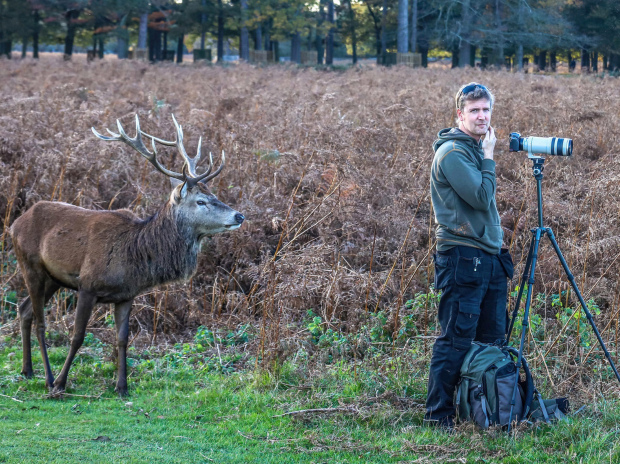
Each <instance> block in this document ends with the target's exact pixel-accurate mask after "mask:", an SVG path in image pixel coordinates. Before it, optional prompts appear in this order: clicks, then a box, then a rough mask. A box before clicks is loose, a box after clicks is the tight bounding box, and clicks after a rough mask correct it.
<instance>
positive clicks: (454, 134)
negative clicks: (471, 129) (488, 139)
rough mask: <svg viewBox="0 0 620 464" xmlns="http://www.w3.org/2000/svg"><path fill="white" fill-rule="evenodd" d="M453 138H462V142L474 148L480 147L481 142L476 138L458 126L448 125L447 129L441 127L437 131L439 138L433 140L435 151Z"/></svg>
mask: <svg viewBox="0 0 620 464" xmlns="http://www.w3.org/2000/svg"><path fill="white" fill-rule="evenodd" d="M451 140H460V141H461V142H463V143H466V144H468V145H470V146H471V147H472V148H476V147H480V143H479V142H476V139H474V138H473V137H470V136H469V135H467V134H466V133H465V132H463V131H462V130H460V129H459V128H458V127H448V128H446V129H441V130H440V131H439V132H438V133H437V140H435V142H433V151H434V152H437V149H438V148H439V147H440V146H442V145H443V144H444V143H446V142H449V141H451Z"/></svg>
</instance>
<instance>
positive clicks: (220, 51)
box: [217, 0, 224, 63]
mask: <svg viewBox="0 0 620 464" xmlns="http://www.w3.org/2000/svg"><path fill="white" fill-rule="evenodd" d="M222 61H224V5H223V4H222V0H217V62H218V63H221V62H222Z"/></svg>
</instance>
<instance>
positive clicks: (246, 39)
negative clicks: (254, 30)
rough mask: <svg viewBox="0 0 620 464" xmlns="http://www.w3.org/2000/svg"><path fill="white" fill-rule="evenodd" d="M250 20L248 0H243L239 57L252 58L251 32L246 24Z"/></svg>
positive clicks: (246, 59)
mask: <svg viewBox="0 0 620 464" xmlns="http://www.w3.org/2000/svg"><path fill="white" fill-rule="evenodd" d="M247 20H248V0H241V37H240V38H239V58H241V59H242V60H245V61H249V60H250V34H249V32H248V27H247V26H246V25H245V23H246V21H247Z"/></svg>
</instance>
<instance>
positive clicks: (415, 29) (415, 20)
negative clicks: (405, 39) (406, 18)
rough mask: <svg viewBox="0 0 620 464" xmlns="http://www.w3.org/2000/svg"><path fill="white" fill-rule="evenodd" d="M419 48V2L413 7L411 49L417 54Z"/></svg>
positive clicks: (414, 2) (414, 1)
mask: <svg viewBox="0 0 620 464" xmlns="http://www.w3.org/2000/svg"><path fill="white" fill-rule="evenodd" d="M417 48H418V0H413V3H412V5H411V44H410V47H409V49H410V50H411V53H415V52H416V51H417Z"/></svg>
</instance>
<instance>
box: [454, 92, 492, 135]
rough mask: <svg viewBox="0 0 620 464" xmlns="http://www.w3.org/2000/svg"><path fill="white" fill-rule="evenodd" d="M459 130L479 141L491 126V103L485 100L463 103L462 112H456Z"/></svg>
mask: <svg viewBox="0 0 620 464" xmlns="http://www.w3.org/2000/svg"><path fill="white" fill-rule="evenodd" d="M456 114H457V116H458V118H459V129H461V130H462V131H463V132H465V133H466V134H467V135H469V136H470V137H473V138H475V139H476V140H480V137H481V136H483V135H484V134H486V133H487V131H488V130H489V126H490V125H491V102H490V101H489V100H487V99H485V98H482V99H480V100H470V101H468V102H466V103H465V107H464V108H463V111H461V110H456Z"/></svg>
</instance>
